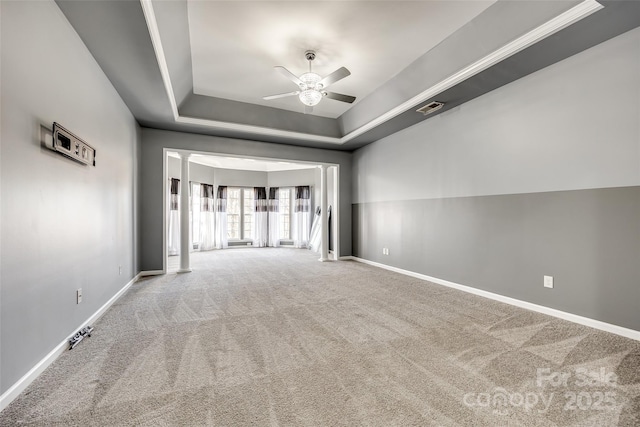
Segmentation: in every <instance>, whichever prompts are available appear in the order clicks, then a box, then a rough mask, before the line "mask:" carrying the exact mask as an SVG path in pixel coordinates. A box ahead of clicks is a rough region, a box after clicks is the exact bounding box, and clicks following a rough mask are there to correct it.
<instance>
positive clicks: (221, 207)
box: [215, 185, 229, 249]
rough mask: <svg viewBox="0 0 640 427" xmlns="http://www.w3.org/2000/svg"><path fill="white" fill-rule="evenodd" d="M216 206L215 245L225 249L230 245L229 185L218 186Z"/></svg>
mask: <svg viewBox="0 0 640 427" xmlns="http://www.w3.org/2000/svg"><path fill="white" fill-rule="evenodd" d="M215 206H216V225H215V247H216V248H218V249H223V248H227V247H229V239H228V237H227V187H226V186H224V185H219V186H218V194H217V197H216V201H215Z"/></svg>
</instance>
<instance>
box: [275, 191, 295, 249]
mask: <svg viewBox="0 0 640 427" xmlns="http://www.w3.org/2000/svg"><path fill="white" fill-rule="evenodd" d="M278 198H279V204H280V209H279V210H280V215H278V217H279V218H278V221H280V240H291V207H292V206H291V188H280V190H279V191H278Z"/></svg>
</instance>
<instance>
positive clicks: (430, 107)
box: [416, 101, 444, 116]
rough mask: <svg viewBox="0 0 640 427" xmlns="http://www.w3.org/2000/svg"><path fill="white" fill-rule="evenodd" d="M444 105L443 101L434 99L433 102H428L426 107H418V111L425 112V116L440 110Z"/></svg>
mask: <svg viewBox="0 0 640 427" xmlns="http://www.w3.org/2000/svg"><path fill="white" fill-rule="evenodd" d="M442 107H444V103H443V102H438V101H433V102H430V103H428V104H427V105H425V106H424V107H420V108H418V109H417V110H416V111H417V112H418V113H422V114H424V115H425V116H428V115H429V114H431V113H434V112H436V111H438V110H439V109H441V108H442Z"/></svg>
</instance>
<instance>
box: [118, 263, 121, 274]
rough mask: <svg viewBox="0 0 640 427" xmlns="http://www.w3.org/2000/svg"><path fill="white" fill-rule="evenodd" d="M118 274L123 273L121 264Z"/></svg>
mask: <svg viewBox="0 0 640 427" xmlns="http://www.w3.org/2000/svg"><path fill="white" fill-rule="evenodd" d="M118 274H120V275H122V266H121V265H119V266H118Z"/></svg>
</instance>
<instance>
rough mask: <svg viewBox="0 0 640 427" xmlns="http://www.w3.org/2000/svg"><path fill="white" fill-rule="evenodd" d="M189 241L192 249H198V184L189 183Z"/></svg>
mask: <svg viewBox="0 0 640 427" xmlns="http://www.w3.org/2000/svg"><path fill="white" fill-rule="evenodd" d="M189 221H191V243H192V244H193V249H198V246H199V245H200V184H199V183H197V182H192V183H191V215H190V217H189Z"/></svg>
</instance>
